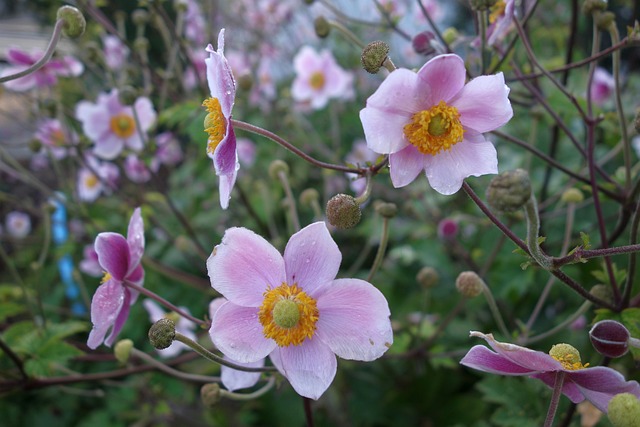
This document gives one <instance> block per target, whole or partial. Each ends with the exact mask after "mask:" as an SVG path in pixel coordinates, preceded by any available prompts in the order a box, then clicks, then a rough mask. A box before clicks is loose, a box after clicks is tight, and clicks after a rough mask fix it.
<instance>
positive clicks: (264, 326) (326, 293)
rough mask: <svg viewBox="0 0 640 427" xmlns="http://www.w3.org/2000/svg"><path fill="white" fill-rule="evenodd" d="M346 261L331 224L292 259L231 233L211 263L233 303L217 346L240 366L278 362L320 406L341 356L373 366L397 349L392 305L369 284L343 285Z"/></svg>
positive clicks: (247, 234) (311, 234) (304, 233)
mask: <svg viewBox="0 0 640 427" xmlns="http://www.w3.org/2000/svg"><path fill="white" fill-rule="evenodd" d="M341 258H342V255H341V254H340V251H339V250H338V246H337V245H336V243H335V242H334V241H333V239H332V238H331V235H330V234H329V231H328V229H327V227H326V225H325V224H324V222H316V223H314V224H311V225H309V226H307V227H305V228H303V229H302V230H300V231H299V232H297V233H296V234H294V235H293V236H291V239H290V240H289V242H288V243H287V246H286V248H285V251H284V256H283V255H280V253H279V252H278V251H277V250H276V249H275V248H274V247H273V246H271V245H270V244H269V243H268V242H267V241H266V240H265V239H263V238H262V237H260V236H258V235H257V234H255V233H253V232H252V231H250V230H247V229H245V228H231V229H228V230H227V231H226V233H225V235H224V237H223V238H222V243H221V244H220V245H218V246H216V247H215V248H214V250H213V253H212V254H211V256H210V257H209V259H208V260H207V270H208V273H209V277H210V279H211V284H212V286H213V288H214V289H216V290H217V291H218V292H220V293H221V294H222V295H223V296H224V297H225V298H227V300H228V302H226V303H225V304H223V305H222V306H221V307H220V308H219V309H218V310H217V312H216V313H215V316H214V317H213V319H212V322H211V330H210V334H211V339H212V341H213V343H214V344H215V345H216V347H218V349H220V351H222V352H223V353H224V354H225V355H226V356H227V357H229V358H231V359H232V360H237V361H238V362H240V363H251V362H256V361H258V360H260V359H262V358H264V357H266V356H270V358H271V360H272V362H273V364H274V365H275V366H276V368H277V369H278V370H279V371H280V372H281V373H282V374H283V375H284V376H285V377H286V378H287V379H288V380H289V382H290V383H291V385H292V386H293V388H294V389H295V390H296V392H297V393H298V394H300V395H302V396H305V397H309V398H312V399H318V398H319V397H320V396H321V395H322V393H324V391H325V390H326V389H327V388H328V387H329V385H330V384H331V382H332V381H333V377H334V376H335V374H336V367H337V362H336V355H338V356H340V357H342V358H344V359H351V360H362V361H371V360H375V359H377V358H378V357H380V356H381V355H382V354H383V353H384V352H385V351H387V349H388V348H389V347H390V345H391V343H392V341H393V334H392V331H391V322H390V320H389V307H388V304H387V301H386V299H385V298H384V296H383V295H382V293H380V291H378V290H377V289H376V288H375V287H374V286H372V285H371V284H370V283H368V282H365V281H364V280H360V279H335V277H336V274H337V273H338V270H339V268H340V261H341Z"/></svg>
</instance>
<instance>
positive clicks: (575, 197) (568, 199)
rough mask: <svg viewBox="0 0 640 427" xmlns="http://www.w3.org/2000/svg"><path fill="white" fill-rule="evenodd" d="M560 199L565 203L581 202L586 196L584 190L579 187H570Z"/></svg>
mask: <svg viewBox="0 0 640 427" xmlns="http://www.w3.org/2000/svg"><path fill="white" fill-rule="evenodd" d="M560 200H562V201H563V202H564V203H580V202H582V201H583V200H584V196H583V195H582V191H580V190H578V189H577V188H569V189H568V190H566V191H565V192H564V193H562V197H561V198H560Z"/></svg>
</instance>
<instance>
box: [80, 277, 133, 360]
mask: <svg viewBox="0 0 640 427" xmlns="http://www.w3.org/2000/svg"><path fill="white" fill-rule="evenodd" d="M124 299H125V295H124V287H123V286H122V284H121V283H120V282H119V281H117V280H114V279H111V280H108V281H106V282H105V283H103V284H102V285H100V286H98V289H96V292H95V293H94V294H93V298H92V299H91V323H93V329H91V332H90V333H89V339H88V340H87V346H89V348H91V349H93V350H95V349H96V348H97V347H98V346H99V345H100V344H102V342H103V341H104V337H105V335H106V334H107V331H108V330H109V328H110V327H112V326H113V324H114V323H115V321H116V318H117V317H118V314H119V313H120V310H121V309H122V306H123V304H124Z"/></svg>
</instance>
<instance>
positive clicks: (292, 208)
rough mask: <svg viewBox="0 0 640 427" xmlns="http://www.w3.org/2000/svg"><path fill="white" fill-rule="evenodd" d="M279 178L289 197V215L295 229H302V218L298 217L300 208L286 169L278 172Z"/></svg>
mask: <svg viewBox="0 0 640 427" xmlns="http://www.w3.org/2000/svg"><path fill="white" fill-rule="evenodd" d="M278 179H279V180H280V183H281V184H282V188H283V189H284V194H285V197H286V199H287V207H288V208H289V216H290V217H291V225H292V226H293V231H294V233H295V232H298V231H300V218H299V217H298V209H297V208H296V199H295V198H294V197H293V192H292V191H291V185H289V179H288V178H287V173H286V172H285V171H282V170H281V171H279V172H278Z"/></svg>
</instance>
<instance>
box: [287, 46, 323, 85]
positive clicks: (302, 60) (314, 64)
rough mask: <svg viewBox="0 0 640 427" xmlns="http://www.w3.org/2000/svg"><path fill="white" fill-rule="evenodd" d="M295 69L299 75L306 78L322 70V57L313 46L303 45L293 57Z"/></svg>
mask: <svg viewBox="0 0 640 427" xmlns="http://www.w3.org/2000/svg"><path fill="white" fill-rule="evenodd" d="M293 69H294V70H295V72H296V74H297V75H299V76H301V77H303V78H306V77H308V76H310V75H311V74H313V73H314V72H315V71H321V70H322V64H321V57H320V55H318V53H316V51H315V50H314V49H313V48H312V47H311V46H303V47H302V48H300V51H299V52H298V54H297V55H296V56H295V57H294V58H293Z"/></svg>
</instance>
